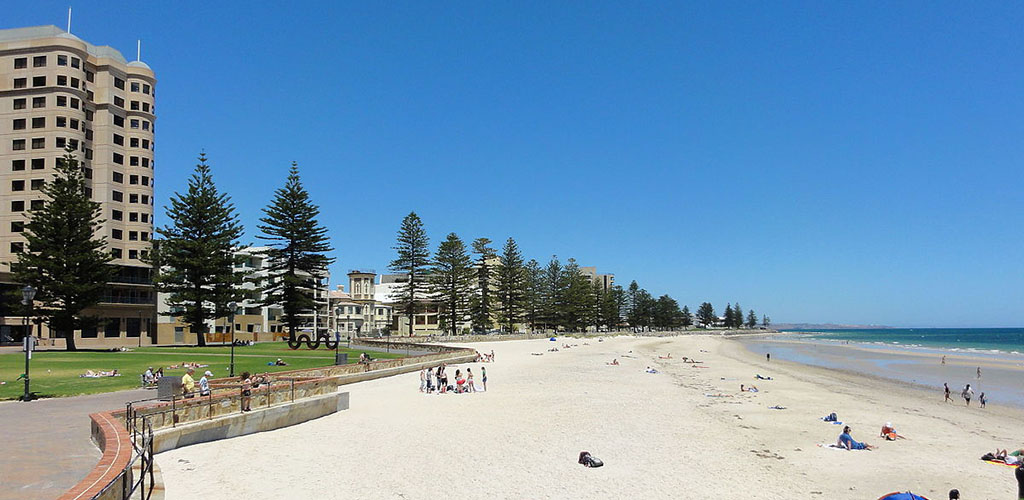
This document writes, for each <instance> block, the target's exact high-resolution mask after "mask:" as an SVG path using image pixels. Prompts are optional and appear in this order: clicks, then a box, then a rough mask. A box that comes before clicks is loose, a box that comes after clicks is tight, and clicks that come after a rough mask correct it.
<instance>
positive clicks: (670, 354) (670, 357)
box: [658, 353, 672, 359]
mask: <svg viewBox="0 0 1024 500" xmlns="http://www.w3.org/2000/svg"><path fill="white" fill-rule="evenodd" d="M658 359H672V353H668V356H658Z"/></svg>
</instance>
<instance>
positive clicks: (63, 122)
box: [57, 116, 68, 127]
mask: <svg viewBox="0 0 1024 500" xmlns="http://www.w3.org/2000/svg"><path fill="white" fill-rule="evenodd" d="M57 126H58V127H67V126H68V117H66V116H58V117H57Z"/></svg>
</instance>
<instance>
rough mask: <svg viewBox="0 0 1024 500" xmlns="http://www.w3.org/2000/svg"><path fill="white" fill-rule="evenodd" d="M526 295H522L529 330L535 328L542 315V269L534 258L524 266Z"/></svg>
mask: <svg viewBox="0 0 1024 500" xmlns="http://www.w3.org/2000/svg"><path fill="white" fill-rule="evenodd" d="M524 271H525V277H526V286H525V289H526V295H524V297H523V302H524V304H525V311H524V314H525V316H526V323H527V324H528V325H530V331H534V330H536V329H537V324H538V323H540V321H541V317H542V315H543V307H544V270H543V269H541V267H540V264H539V263H538V262H537V261H536V260H535V259H530V261H529V262H527V263H526V267H525V270H524Z"/></svg>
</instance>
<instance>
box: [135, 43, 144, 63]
mask: <svg viewBox="0 0 1024 500" xmlns="http://www.w3.org/2000/svg"><path fill="white" fill-rule="evenodd" d="M135 60H136V61H141V60H142V40H138V44H137V45H136V46H135Z"/></svg>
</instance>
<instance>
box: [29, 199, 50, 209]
mask: <svg viewBox="0 0 1024 500" xmlns="http://www.w3.org/2000/svg"><path fill="white" fill-rule="evenodd" d="M44 206H46V202H45V201H43V200H32V201H31V202H30V203H29V204H28V207H29V209H30V210H42V209H43V207H44Z"/></svg>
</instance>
